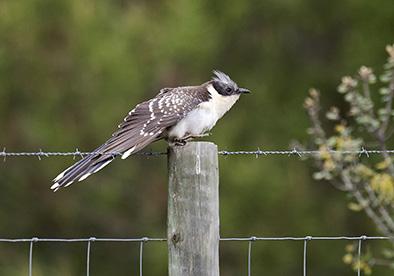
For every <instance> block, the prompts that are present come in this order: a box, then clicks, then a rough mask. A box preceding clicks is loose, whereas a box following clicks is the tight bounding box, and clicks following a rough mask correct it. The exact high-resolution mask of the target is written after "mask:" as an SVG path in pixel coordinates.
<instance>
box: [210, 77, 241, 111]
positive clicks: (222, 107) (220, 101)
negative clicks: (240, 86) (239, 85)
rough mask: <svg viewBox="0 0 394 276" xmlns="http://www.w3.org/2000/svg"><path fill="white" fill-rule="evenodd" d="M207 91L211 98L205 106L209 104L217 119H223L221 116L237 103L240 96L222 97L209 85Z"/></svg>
mask: <svg viewBox="0 0 394 276" xmlns="http://www.w3.org/2000/svg"><path fill="white" fill-rule="evenodd" d="M207 89H208V91H209V93H210V94H211V97H212V98H211V99H210V100H209V101H208V102H207V103H205V104H207V105H208V104H209V105H210V106H211V107H213V108H214V109H215V112H216V114H217V116H218V119H220V118H221V117H223V115H224V114H225V113H226V112H227V111H228V110H229V109H230V108H231V107H232V106H233V105H234V104H235V103H236V102H237V101H238V99H239V96H240V95H239V94H235V95H231V96H223V95H221V94H219V93H218V91H216V89H215V87H213V85H212V84H209V85H208V87H207Z"/></svg>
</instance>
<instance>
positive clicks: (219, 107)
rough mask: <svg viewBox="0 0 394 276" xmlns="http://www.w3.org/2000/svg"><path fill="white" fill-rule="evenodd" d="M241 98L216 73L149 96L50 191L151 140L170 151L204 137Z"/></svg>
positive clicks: (232, 85) (230, 83) (233, 86)
mask: <svg viewBox="0 0 394 276" xmlns="http://www.w3.org/2000/svg"><path fill="white" fill-rule="evenodd" d="M247 93H250V91H249V90H248V89H246V88H241V87H238V85H237V84H236V83H235V82H234V81H233V80H232V79H231V78H230V77H229V76H228V75H227V74H225V73H223V72H221V71H217V70H214V71H213V77H212V78H211V80H209V81H207V82H205V83H203V84H201V85H197V86H181V87H176V88H163V89H161V90H160V92H159V93H158V94H157V95H156V96H155V97H153V98H151V99H149V100H147V101H144V102H142V103H139V104H137V105H136V106H135V107H134V108H133V109H132V110H131V111H130V112H129V113H128V114H127V116H126V117H125V118H124V119H123V122H122V123H121V124H119V125H118V129H117V130H116V131H115V132H114V133H113V134H112V136H111V137H110V138H109V139H108V140H107V141H106V142H105V143H104V144H103V145H101V146H99V147H98V148H97V149H95V150H94V151H93V152H92V154H89V155H86V156H84V157H83V158H82V159H81V160H79V161H78V162H76V163H75V164H73V165H72V166H71V167H69V168H67V169H66V170H64V171H63V172H61V173H60V174H59V175H58V176H57V177H56V178H55V179H53V185H52V186H51V189H52V190H53V191H57V190H59V189H60V188H62V187H68V186H70V185H71V184H73V183H75V182H79V181H82V180H84V179H86V178H87V177H89V176H90V175H92V174H94V173H96V172H98V171H100V170H101V169H103V168H104V167H105V166H107V165H108V164H109V163H111V162H112V161H113V160H114V159H115V158H116V156H117V155H121V159H126V158H127V157H129V156H130V155H131V154H134V153H137V152H138V151H140V150H142V149H143V148H145V147H146V146H148V145H149V144H151V143H153V142H155V141H158V140H161V139H165V140H166V141H167V142H168V143H169V145H170V146H183V145H185V144H186V143H187V142H188V141H190V140H192V139H194V138H199V137H204V136H207V135H208V132H209V131H210V130H211V129H212V128H213V127H214V126H215V125H216V122H217V121H218V120H219V119H220V118H222V117H223V115H224V114H225V113H226V112H227V111H229V110H230V108H231V107H232V106H233V105H234V104H235V103H236V102H237V101H238V99H239V98H240V95H242V94H247Z"/></svg>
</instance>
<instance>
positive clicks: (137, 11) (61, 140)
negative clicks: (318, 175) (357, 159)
mask: <svg viewBox="0 0 394 276" xmlns="http://www.w3.org/2000/svg"><path fill="white" fill-rule="evenodd" d="M392 11H394V2H393V1H391V0H384V1H379V3H375V2H370V1H354V0H349V1H339V0H334V1H329V2H327V1H312V0H307V1H272V0H271V1H247V2H246V1H236V0H232V1H215V2H212V1H181V0H175V1H171V2H170V1H126V0H117V1H110V2H108V1H100V0H97V1H89V0H82V1H81V0H58V1H50V0H21V1H11V0H3V1H0V126H1V132H0V133H1V134H0V146H4V147H6V148H7V150H13V151H19V150H27V151H29V150H38V149H39V148H42V149H43V150H54V151H57V150H59V151H63V150H65V151H67V150H74V149H75V147H78V148H79V149H80V150H92V149H94V148H95V147H96V146H97V145H99V144H101V143H102V142H103V141H104V140H105V139H106V138H107V137H108V136H109V135H110V134H111V133H112V131H113V130H114V128H115V126H116V125H117V124H118V122H119V121H120V120H121V119H122V118H123V116H124V115H125V114H126V113H127V112H128V111H129V110H130V109H131V108H132V107H133V106H134V105H135V104H136V103H138V102H139V101H141V100H144V99H147V98H149V97H151V96H152V95H155V94H156V93H157V91H158V90H159V89H160V88H162V87H166V86H170V87H171V86H179V85H190V84H199V83H202V82H204V81H206V80H208V79H209V78H210V77H211V71H212V70H213V69H220V70H223V71H225V72H227V73H228V74H230V76H232V78H233V79H234V80H236V81H237V82H238V83H239V85H241V86H244V87H247V88H250V89H251V90H252V92H253V94H251V95H250V96H247V97H243V98H242V99H241V100H240V102H239V103H238V104H237V106H236V107H235V108H234V109H233V110H231V112H230V113H229V114H228V115H226V116H225V118H224V119H223V120H222V121H220V122H219V124H218V125H217V127H216V128H215V129H214V130H213V136H212V137H210V140H212V141H214V142H215V143H217V144H218V146H219V148H220V149H227V150H238V149H244V150H247V149H257V147H260V148H264V149H279V148H280V149H283V148H287V147H288V145H289V143H290V141H291V140H293V139H298V140H305V139H306V132H305V129H306V127H307V118H306V116H305V115H304V112H303V110H302V101H303V98H304V97H305V95H306V91H307V89H308V88H309V87H310V86H316V87H319V88H321V90H322V91H324V93H323V100H324V102H326V103H327V104H331V103H333V102H337V101H338V99H339V97H338V96H337V95H336V94H335V93H334V92H333V91H334V89H335V87H336V86H337V85H338V83H339V79H340V77H341V76H342V75H343V74H349V73H351V72H354V71H355V70H356V68H358V67H359V66H360V65H362V64H369V65H371V66H377V65H378V64H382V63H383V61H384V59H385V53H384V51H382V49H383V47H384V45H386V44H387V43H390V42H392V37H393V32H392V30H393V29H394V26H393V25H394V23H393V22H394V21H393V20H392ZM372 38H373V39H372ZM376 69H377V70H379V69H380V68H376ZM165 147H166V146H165V143H159V144H158V145H155V146H153V147H152V148H153V149H159V150H164V149H165ZM72 162H73V160H72V158H50V159H46V158H44V159H43V160H42V161H40V162H39V161H38V160H37V159H34V158H18V159H16V158H9V159H8V160H7V162H5V163H1V164H0V175H1V178H0V187H1V193H0V221H1V227H0V236H1V237H10V238H11V237H12V238H17V237H31V236H41V237H87V236H107V237H109V236H111V237H135V236H159V237H163V236H165V231H166V230H165V229H166V227H165V223H166V198H167V195H166V181H167V180H166V178H167V175H166V160H165V157H163V158H162V157H160V158H145V157H132V158H129V159H128V160H127V161H124V162H120V161H116V162H114V163H113V164H111V166H110V167H108V168H106V170H105V171H103V172H100V174H97V175H94V176H92V177H90V178H89V179H87V180H86V181H84V182H83V183H80V184H78V185H75V186H72V187H70V188H69V189H66V190H64V191H61V192H59V193H56V194H54V193H52V192H51V191H50V190H49V186H50V180H51V179H52V178H53V177H54V176H55V175H56V174H57V173H58V172H59V171H61V170H62V169H64V167H66V166H68V165H70V164H71V163H72ZM309 165H310V164H308V163H304V162H301V161H300V160H298V159H297V158H295V157H261V158H259V159H255V158H254V157H252V156H248V157H221V158H220V177H221V184H220V185H221V186H220V189H221V202H220V207H221V234H222V236H248V235H252V234H253V235H270V236H280V235H306V234H308V235H323V234H324V235H343V234H347V235H359V234H362V233H368V234H374V233H375V232H374V227H373V225H372V224H371V223H370V222H369V221H368V219H367V218H366V217H365V216H364V215H363V214H359V215H358V214H354V213H351V212H349V211H348V210H347V209H346V199H345V197H344V195H342V194H340V193H338V192H337V191H336V190H335V189H333V188H332V187H331V186H329V185H328V184H327V183H320V182H319V183H315V182H314V181H313V180H312V179H311V169H310V168H309ZM246 246H247V245H246V244H239V245H238V244H231V245H230V244H223V245H221V256H222V257H223V258H222V260H221V266H222V275H239V274H241V273H245V271H246V249H247V248H246ZM134 247H135V246H134V245H127V244H126V245H115V244H113V245H112V244H108V245H97V246H96V245H94V247H93V248H92V250H93V251H92V258H93V259H92V273H93V274H94V275H107V274H114V275H125V274H130V273H137V270H136V265H137V261H138V260H137V253H138V250H137V248H134ZM158 247H159V245H153V244H149V245H148V246H147V248H146V255H145V256H146V259H145V262H146V263H147V268H146V269H145V274H144V275H165V274H166V261H167V259H166V252H165V248H158ZM255 247H256V249H254V251H253V252H254V253H253V273H256V275H259V274H262V273H263V272H264V273H265V274H267V275H293V274H297V273H300V271H301V264H302V263H301V262H302V259H301V257H302V255H301V253H302V251H301V247H302V245H301V244H288V243H270V244H256V246H255ZM310 250H311V251H310V252H313V253H311V260H310V261H309V262H308V264H310V265H311V271H312V273H313V274H316V275H333V274H338V275H352V274H353V272H352V271H351V270H350V268H349V267H346V266H345V265H343V264H342V261H341V259H342V253H343V246H342V244H339V243H338V244H337V243H335V244H334V243H316V245H315V244H313V245H311V249H310ZM9 256H12V257H9ZM0 260H1V261H0V275H25V274H26V270H27V248H22V246H14V245H13V246H10V245H3V244H0ZM83 269H84V248H81V247H80V246H79V245H71V246H70V245H67V246H65V245H64V246H63V245H59V244H55V245H43V246H41V245H40V248H38V249H37V255H36V252H35V259H34V272H35V273H36V274H37V275H78V274H83V273H84V272H83ZM379 275H391V272H390V271H387V270H382V271H379Z"/></svg>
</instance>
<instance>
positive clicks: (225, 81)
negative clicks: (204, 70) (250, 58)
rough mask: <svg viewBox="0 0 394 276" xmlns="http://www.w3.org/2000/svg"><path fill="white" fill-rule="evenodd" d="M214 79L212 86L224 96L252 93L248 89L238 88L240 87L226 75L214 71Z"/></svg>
mask: <svg viewBox="0 0 394 276" xmlns="http://www.w3.org/2000/svg"><path fill="white" fill-rule="evenodd" d="M213 74H214V77H213V78H212V85H213V87H214V88H215V90H216V91H217V92H218V93H219V94H221V95H223V96H231V95H239V94H245V93H250V91H249V90H248V89H246V88H241V87H238V85H237V84H236V83H235V82H234V81H233V80H232V79H231V78H230V77H229V76H228V75H227V74H225V73H223V72H221V71H218V70H214V71H213Z"/></svg>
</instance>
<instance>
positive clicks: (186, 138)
mask: <svg viewBox="0 0 394 276" xmlns="http://www.w3.org/2000/svg"><path fill="white" fill-rule="evenodd" d="M210 135H211V133H209V132H207V133H203V134H199V135H192V134H189V135H186V136H184V137H182V138H174V139H172V140H171V141H170V142H169V145H170V146H184V145H186V144H187V142H189V141H191V140H193V139H194V138H202V137H206V136H210Z"/></svg>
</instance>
